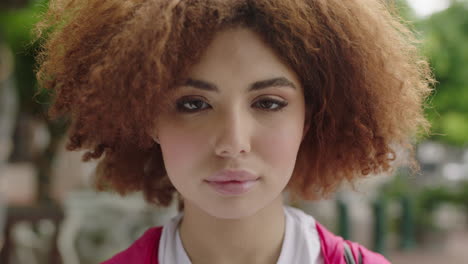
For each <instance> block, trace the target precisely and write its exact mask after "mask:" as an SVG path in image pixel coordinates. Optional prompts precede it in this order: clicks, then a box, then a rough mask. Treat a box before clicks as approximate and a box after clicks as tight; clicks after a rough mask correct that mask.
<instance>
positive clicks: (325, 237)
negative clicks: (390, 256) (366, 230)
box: [316, 222, 390, 264]
mask: <svg viewBox="0 0 468 264" xmlns="http://www.w3.org/2000/svg"><path fill="white" fill-rule="evenodd" d="M316 228H317V232H318V234H319V237H320V243H321V248H322V255H323V257H324V260H325V261H324V263H325V264H327V263H345V262H344V257H343V256H344V243H346V244H348V245H349V247H350V249H351V252H352V253H353V256H354V258H355V259H358V256H359V255H361V256H362V264H371V263H372V264H390V262H389V261H388V260H387V259H386V258H385V257H384V256H382V255H381V254H379V253H376V252H373V251H370V250H369V249H367V248H365V247H364V246H362V245H360V244H358V243H356V242H352V241H349V240H344V239H343V238H342V237H340V236H337V235H335V234H333V233H331V232H330V231H328V230H327V229H326V228H325V227H324V226H322V225H321V224H320V223H318V222H316Z"/></svg>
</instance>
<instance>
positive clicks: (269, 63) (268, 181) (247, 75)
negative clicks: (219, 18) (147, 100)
mask: <svg viewBox="0 0 468 264" xmlns="http://www.w3.org/2000/svg"><path fill="white" fill-rule="evenodd" d="M188 76H189V78H188V79H187V80H186V81H184V82H183V83H184V84H183V85H182V86H179V87H177V88H176V92H175V95H174V97H173V101H172V106H171V108H170V109H169V110H168V111H167V112H165V113H163V114H162V115H161V117H160V119H159V120H158V123H157V125H156V129H155V130H154V133H153V134H152V136H153V138H156V137H158V138H159V142H160V145H161V150H162V154H163V159H164V164H165V167H166V170H167V173H168V176H169V178H170V180H171V182H172V183H173V185H174V186H175V188H176V189H177V190H178V191H179V192H180V194H181V195H182V196H183V198H184V203H185V207H186V208H189V207H191V208H198V209H201V210H202V211H204V212H205V213H207V214H209V215H212V216H214V217H218V218H224V219H236V218H242V217H246V216H250V215H253V214H255V213H256V212H258V211H259V210H260V209H262V208H264V207H266V206H267V205H269V204H271V203H272V202H278V201H281V199H282V198H281V192H282V191H283V189H284V188H285V186H286V185H287V183H288V181H289V179H290V178H291V174H292V172H293V169H294V165H295V162H296V156H297V152H298V149H299V145H300V143H301V141H302V137H303V134H304V132H305V131H304V119H305V106H304V95H303V90H302V87H301V85H300V83H299V81H298V78H297V75H296V74H295V73H294V72H293V71H292V70H291V69H290V68H289V67H288V66H286V65H285V64H283V63H282V62H281V60H280V59H279V57H278V56H276V54H275V53H274V52H273V50H272V49H271V48H270V47H269V46H268V45H267V44H265V43H264V42H263V41H262V40H261V39H260V37H259V36H258V35H257V34H256V33H254V32H253V31H251V30H249V29H245V28H236V29H229V30H225V31H222V32H219V33H217V35H216V36H215V39H214V40H213V42H212V43H211V44H210V45H209V46H208V47H207V49H206V51H205V52H204V54H203V56H202V58H201V60H200V61H199V62H198V64H196V65H194V66H193V67H192V68H191V69H190V71H189V75H188ZM279 203H280V202H279Z"/></svg>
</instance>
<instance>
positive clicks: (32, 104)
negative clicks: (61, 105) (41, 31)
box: [0, 1, 48, 114]
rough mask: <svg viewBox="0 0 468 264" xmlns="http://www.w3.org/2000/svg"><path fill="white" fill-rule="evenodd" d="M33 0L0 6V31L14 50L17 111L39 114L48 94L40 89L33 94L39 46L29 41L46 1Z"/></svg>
mask: <svg viewBox="0 0 468 264" xmlns="http://www.w3.org/2000/svg"><path fill="white" fill-rule="evenodd" d="M33 3H34V4H31V5H29V6H28V7H25V8H21V9H13V10H0V35H1V36H2V37H3V38H4V39H5V40H6V42H7V44H8V46H9V47H10V48H11V49H12V50H13V54H14V59H15V82H16V86H17V92H18V97H19V106H20V111H21V112H27V113H30V114H38V113H42V112H44V108H45V102H46V101H47V100H48V98H47V95H46V94H43V93H42V94H39V95H38V96H37V97H34V95H35V93H36V91H37V90H38V89H37V81H36V77H35V75H34V65H35V59H34V56H35V54H36V51H37V48H38V46H37V43H32V39H33V35H32V28H33V25H34V24H35V23H36V22H37V21H38V19H39V15H40V14H41V13H42V12H43V11H44V10H45V7H46V4H45V1H35V2H33Z"/></svg>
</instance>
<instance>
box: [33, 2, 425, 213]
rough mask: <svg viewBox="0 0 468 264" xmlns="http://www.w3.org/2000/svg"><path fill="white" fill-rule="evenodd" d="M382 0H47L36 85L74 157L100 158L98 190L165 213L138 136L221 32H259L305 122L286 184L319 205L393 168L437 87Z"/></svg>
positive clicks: (410, 36)
mask: <svg viewBox="0 0 468 264" xmlns="http://www.w3.org/2000/svg"><path fill="white" fill-rule="evenodd" d="M382 1H383V0H380V1H379V0H348V1H342V0H326V1H325V0H223V1H219V0H191V1H184V0H119V1H116V0H88V1H78V0H51V1H50V4H49V8H48V10H47V11H46V13H45V14H44V16H43V17H42V19H41V21H40V22H39V23H38V24H37V25H36V30H37V31H36V33H37V35H36V36H37V39H39V40H41V43H42V46H41V50H40V52H39V55H38V57H37V60H38V69H37V78H38V81H39V84H40V86H41V87H42V88H43V89H47V90H49V91H51V93H52V94H53V98H54V101H53V103H52V105H51V108H50V110H49V114H50V115H51V117H52V118H58V117H66V118H68V120H70V130H69V143H68V145H67V148H68V149H69V150H78V149H85V150H88V151H87V152H86V153H85V154H84V156H83V159H84V160H85V161H88V160H91V159H100V160H99V165H98V168H97V171H96V178H95V179H96V186H97V188H98V189H100V190H104V189H112V190H114V191H117V192H118V193H120V194H121V195H125V194H126V193H129V192H134V191H142V192H143V194H144V197H145V199H146V200H147V201H148V202H149V203H153V204H157V205H163V206H167V205H169V204H170V203H171V201H172V199H173V196H174V194H175V193H176V190H175V188H174V187H173V185H172V184H171V182H170V181H169V179H168V177H167V175H166V171H165V169H164V163H163V160H162V153H161V150H160V148H159V145H158V144H156V143H155V142H154V141H153V140H152V139H151V137H150V136H149V135H148V134H147V133H146V131H148V129H151V127H152V126H153V125H154V122H155V119H156V118H157V117H158V113H160V111H162V110H163V109H165V107H167V104H166V103H167V98H168V94H170V91H171V87H174V86H176V85H177V84H178V82H179V81H180V80H182V79H184V76H185V74H186V73H187V71H188V69H189V67H190V66H191V65H193V64H194V63H196V62H197V60H198V59H199V58H200V56H201V54H202V52H203V51H204V49H205V48H206V47H207V45H208V44H209V42H210V41H211V40H212V39H213V36H214V35H215V34H216V32H218V31H220V30H223V29H226V28H229V27H234V26H243V27H247V28H249V29H252V30H253V31H255V32H256V33H258V34H259V35H260V36H261V37H262V38H263V40H264V41H265V42H266V43H268V44H269V45H270V46H271V47H272V48H273V49H274V50H275V52H277V54H278V55H279V56H280V58H281V59H282V60H283V61H284V62H285V63H286V64H287V65H289V66H290V67H291V68H292V69H293V70H294V71H295V72H296V73H297V75H298V76H299V78H300V81H301V84H302V86H303V88H304V95H305V100H306V108H307V110H306V111H307V115H306V116H307V119H308V120H309V121H310V124H311V127H310V129H309V131H308V133H307V135H306V136H305V138H304V141H303V142H302V144H301V146H300V149H299V153H298V156H297V161H296V166H295V169H294V172H293V175H292V178H291V180H290V183H289V185H288V188H289V189H290V190H291V191H292V193H293V194H294V195H297V196H298V197H301V198H304V199H310V200H313V199H318V198H320V197H323V196H326V195H327V194H330V193H332V192H333V191H335V190H336V188H337V186H338V185H339V184H340V183H341V182H343V181H349V182H354V180H355V179H357V178H360V177H364V176H366V175H369V174H371V173H379V172H391V171H392V170H393V169H394V167H395V166H396V165H395V164H396V163H395V162H394V160H395V158H396V149H395V148H397V147H398V148H403V149H405V150H407V151H409V153H411V155H410V158H409V159H410V161H411V162H410V163H412V164H415V162H414V157H413V146H412V144H414V142H415V140H416V139H417V138H418V136H420V135H422V133H421V132H427V131H428V128H429V124H428V122H427V120H426V119H425V117H424V109H423V108H424V102H425V99H426V98H427V96H428V95H429V94H430V93H431V91H432V88H431V86H432V84H433V82H434V80H433V78H432V74H431V72H430V68H429V65H428V63H427V61H426V60H425V59H424V58H423V57H422V56H421V55H420V54H419V51H418V42H417V40H416V38H415V37H414V33H412V31H411V30H410V29H409V27H408V26H407V25H405V23H404V22H402V21H401V19H399V18H398V17H397V16H396V15H395V14H394V13H395V12H394V9H392V8H391V7H390V6H388V5H385V3H383V2H382Z"/></svg>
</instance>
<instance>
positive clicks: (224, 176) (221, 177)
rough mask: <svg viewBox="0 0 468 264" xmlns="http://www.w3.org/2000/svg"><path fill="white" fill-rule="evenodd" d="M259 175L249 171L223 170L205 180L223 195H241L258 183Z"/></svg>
mask: <svg viewBox="0 0 468 264" xmlns="http://www.w3.org/2000/svg"><path fill="white" fill-rule="evenodd" d="M258 178H259V177H257V176H255V175H253V174H251V173H249V172H247V171H242V170H238V171H233V170H223V171H220V172H218V173H216V174H214V175H213V176H211V177H209V178H207V179H205V181H206V182H207V183H208V184H209V185H210V186H211V187H213V189H214V190H215V191H216V192H217V193H219V194H221V195H228V196H232V195H240V194H243V193H246V192H247V191H249V190H250V189H252V188H253V187H254V186H255V185H256V184H257V183H258Z"/></svg>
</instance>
